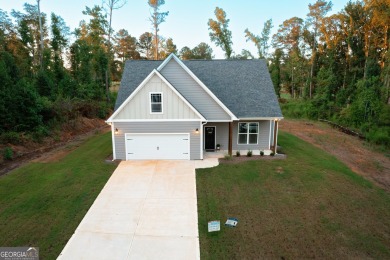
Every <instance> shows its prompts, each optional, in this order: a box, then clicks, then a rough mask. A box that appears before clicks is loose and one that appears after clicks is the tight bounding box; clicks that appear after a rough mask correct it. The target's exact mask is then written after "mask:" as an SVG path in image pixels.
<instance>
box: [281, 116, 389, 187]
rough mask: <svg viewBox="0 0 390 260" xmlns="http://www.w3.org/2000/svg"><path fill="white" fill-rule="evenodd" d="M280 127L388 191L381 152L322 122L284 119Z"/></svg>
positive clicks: (386, 169)
mask: <svg viewBox="0 0 390 260" xmlns="http://www.w3.org/2000/svg"><path fill="white" fill-rule="evenodd" d="M280 130H282V131H285V132H288V133H291V134H293V135H295V136H298V137H299V138H301V139H303V140H305V141H306V142H309V143H311V144H313V145H315V146H317V147H319V148H321V149H323V150H325V151H327V152H328V153H330V154H332V155H334V156H335V157H337V158H338V159H339V160H340V161H342V162H343V163H345V164H346V165H347V166H348V167H349V168H350V169H352V170H353V171H354V172H356V173H357V174H359V175H361V176H363V177H365V178H366V179H368V180H370V181H372V182H373V183H375V184H377V185H378V186H379V187H381V188H383V189H385V190H386V191H388V192H390V158H389V151H386V152H385V153H384V152H383V151H381V150H380V149H378V147H374V146H372V145H369V144H367V143H366V142H364V141H362V140H360V139H359V138H357V137H354V136H350V135H347V134H345V133H343V132H340V131H338V130H337V129H334V128H332V127H331V126H329V125H328V124H326V123H321V122H313V121H304V120H291V119H285V120H282V121H281V122H280Z"/></svg>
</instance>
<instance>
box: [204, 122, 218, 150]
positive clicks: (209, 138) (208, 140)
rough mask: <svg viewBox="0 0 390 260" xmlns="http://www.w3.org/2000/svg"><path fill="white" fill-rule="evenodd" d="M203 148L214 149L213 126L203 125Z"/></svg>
mask: <svg viewBox="0 0 390 260" xmlns="http://www.w3.org/2000/svg"><path fill="white" fill-rule="evenodd" d="M204 149H205V150H215V126H205V127H204Z"/></svg>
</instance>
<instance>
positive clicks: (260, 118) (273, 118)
mask: <svg viewBox="0 0 390 260" xmlns="http://www.w3.org/2000/svg"><path fill="white" fill-rule="evenodd" d="M282 119H284V117H243V118H239V119H238V120H239V121H243V120H246V121H247V120H282Z"/></svg>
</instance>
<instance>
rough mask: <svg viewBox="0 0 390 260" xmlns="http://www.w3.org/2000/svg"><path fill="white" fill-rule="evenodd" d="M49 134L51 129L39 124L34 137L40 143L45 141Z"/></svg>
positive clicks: (33, 134)
mask: <svg viewBox="0 0 390 260" xmlns="http://www.w3.org/2000/svg"><path fill="white" fill-rule="evenodd" d="M48 135H49V130H47V128H46V127H44V126H37V127H36V128H35V129H34V132H33V133H32V138H33V140H34V141H36V142H38V143H40V142H42V141H43V138H45V137H46V136H48Z"/></svg>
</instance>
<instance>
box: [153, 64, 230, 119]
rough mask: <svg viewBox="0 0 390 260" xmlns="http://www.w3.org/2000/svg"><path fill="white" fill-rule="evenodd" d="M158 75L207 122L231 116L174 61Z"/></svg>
mask: <svg viewBox="0 0 390 260" xmlns="http://www.w3.org/2000/svg"><path fill="white" fill-rule="evenodd" d="M160 73H161V74H162V75H163V76H164V77H165V78H166V79H167V80H168V81H169V82H170V83H171V84H172V85H173V86H175V88H176V89H177V90H178V91H179V92H180V94H181V95H182V96H183V97H184V98H185V99H187V100H188V101H189V102H190V103H191V105H192V106H194V108H195V109H196V110H197V111H199V112H200V113H201V114H202V115H203V116H204V117H205V118H206V119H207V120H209V121H212V120H230V119H231V116H230V115H229V114H228V113H227V112H226V111H225V110H224V109H223V108H222V107H221V106H220V105H219V104H218V103H217V102H216V101H215V100H214V99H213V98H212V97H211V96H210V95H209V94H208V93H207V92H206V91H205V90H204V89H203V88H202V87H201V86H200V85H199V84H198V83H197V82H196V81H195V80H194V79H193V78H192V77H191V76H190V75H189V74H188V73H187V72H186V71H185V70H184V69H183V68H182V67H181V66H180V65H179V64H178V63H177V61H175V59H171V60H170V61H169V62H168V63H167V64H166V65H165V66H164V67H163V68H162V70H161V71H160Z"/></svg>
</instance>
